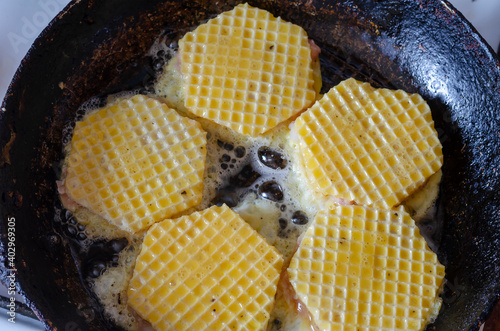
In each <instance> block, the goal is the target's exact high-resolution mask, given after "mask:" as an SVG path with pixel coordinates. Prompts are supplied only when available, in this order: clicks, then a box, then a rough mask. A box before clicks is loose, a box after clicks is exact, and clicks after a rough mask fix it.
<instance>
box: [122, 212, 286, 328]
mask: <svg viewBox="0 0 500 331" xmlns="http://www.w3.org/2000/svg"><path fill="white" fill-rule="evenodd" d="M282 264H283V258H282V257H281V255H280V254H279V253H278V252H277V251H276V249H275V248H274V247H272V246H270V245H269V244H267V242H266V241H265V239H264V238H262V237H261V236H260V235H259V234H258V233H257V232H256V231H255V230H253V229H252V228H251V227H250V226H249V225H248V224H247V223H246V222H245V221H244V220H243V219H242V218H241V217H240V216H238V214H236V213H235V212H233V211H232V210H231V209H230V208H228V207H227V206H226V205H223V206H222V207H216V206H214V207H211V208H208V209H205V210H203V211H201V212H196V213H193V214H191V215H188V216H183V217H181V218H179V219H173V220H172V219H167V220H165V221H163V222H160V223H157V224H155V225H153V226H152V227H151V228H150V229H149V230H148V232H147V233H146V236H145V238H144V242H143V244H142V249H141V252H140V254H139V256H138V258H137V261H136V265H135V269H134V274H133V276H132V279H131V281H130V284H129V289H128V300H129V301H128V304H129V306H131V307H132V308H133V309H134V310H135V311H136V312H137V313H138V314H139V315H140V316H141V317H142V318H144V319H145V320H147V321H148V322H149V323H151V324H152V326H153V327H154V328H155V329H156V330H178V331H180V330H264V329H265V328H266V325H267V323H268V320H269V316H270V312H271V309H272V308H273V305H274V296H275V293H276V288H277V283H278V280H279V275H280V271H281V267H282Z"/></svg>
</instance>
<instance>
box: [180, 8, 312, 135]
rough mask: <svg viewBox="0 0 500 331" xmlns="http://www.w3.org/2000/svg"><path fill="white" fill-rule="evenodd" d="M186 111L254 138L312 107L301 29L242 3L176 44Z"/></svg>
mask: <svg viewBox="0 0 500 331" xmlns="http://www.w3.org/2000/svg"><path fill="white" fill-rule="evenodd" d="M179 55H180V61H181V73H182V76H183V91H184V92H183V93H184V98H185V102H184V103H185V106H186V108H188V109H189V111H191V112H192V113H193V114H195V115H196V116H199V117H203V118H206V119H209V120H212V121H214V122H216V123H218V124H221V125H224V126H227V127H229V128H231V129H233V130H234V131H236V132H238V133H241V134H245V135H251V136H257V135H259V134H261V133H263V132H265V131H267V130H269V129H271V128H273V127H275V126H276V125H277V124H279V123H280V122H282V121H284V120H287V119H288V118H290V117H292V116H293V115H295V114H297V113H298V112H299V111H301V110H303V109H305V108H307V107H309V106H310V105H312V103H313V102H314V100H315V99H316V92H315V90H314V76H313V65H312V59H311V47H310V45H309V41H308V37H307V34H306V32H305V31H304V30H303V29H302V28H301V27H299V26H297V25H294V24H291V23H288V22H285V21H283V20H281V18H276V17H274V16H272V15H271V14H270V13H269V12H267V11H265V10H262V9H258V8H253V7H251V6H249V5H248V4H242V5H238V6H237V7H235V8H234V9H233V10H231V11H228V12H225V13H222V14H220V15H219V16H217V17H216V18H214V19H212V20H210V21H208V22H207V23H206V24H202V25H200V26H198V27H197V28H196V29H195V30H194V31H193V32H189V33H187V34H186V35H185V36H184V37H183V38H182V39H181V40H180V41H179Z"/></svg>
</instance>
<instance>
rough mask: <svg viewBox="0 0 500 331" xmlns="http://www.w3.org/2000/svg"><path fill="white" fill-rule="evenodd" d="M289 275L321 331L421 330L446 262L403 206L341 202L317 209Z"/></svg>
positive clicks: (434, 305) (434, 307)
mask: <svg viewBox="0 0 500 331" xmlns="http://www.w3.org/2000/svg"><path fill="white" fill-rule="evenodd" d="M288 274H289V277H290V282H291V284H292V286H293V287H294V289H295V291H296V293H297V294H298V296H299V298H300V300H301V301H302V302H304V304H305V305H306V306H307V307H308V309H309V312H310V313H311V314H312V316H313V318H314V322H315V323H316V324H317V326H318V327H319V329H320V330H395V329H397V330H421V329H423V327H424V326H425V325H426V324H427V323H428V322H429V320H431V319H432V318H435V316H437V312H438V310H439V306H440V304H441V299H440V298H439V297H438V294H439V291H440V286H441V283H442V281H443V278H444V267H443V266H442V265H441V264H440V263H439V261H438V260H437V257H436V255H435V254H434V253H433V252H432V251H431V250H430V249H429V248H428V246H427V245H426V242H425V239H424V238H422V236H421V235H420V233H419V231H418V228H417V227H416V226H415V223H414V221H413V220H412V219H411V217H410V216H409V215H408V214H407V213H406V212H404V210H403V208H399V209H398V210H392V211H388V210H380V209H372V208H369V207H364V206H339V207H337V208H336V209H330V210H323V211H321V212H319V213H318V215H317V217H316V218H315V220H314V223H313V224H312V225H311V227H310V228H309V229H308V230H307V232H306V233H305V235H304V238H303V240H302V242H301V243H300V246H299V248H298V250H297V252H296V253H295V255H294V257H293V258H292V261H291V263H290V266H289V268H288Z"/></svg>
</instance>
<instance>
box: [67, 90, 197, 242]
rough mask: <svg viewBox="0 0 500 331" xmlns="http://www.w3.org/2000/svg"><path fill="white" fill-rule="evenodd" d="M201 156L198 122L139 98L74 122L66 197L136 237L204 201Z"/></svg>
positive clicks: (129, 99)
mask: <svg viewBox="0 0 500 331" xmlns="http://www.w3.org/2000/svg"><path fill="white" fill-rule="evenodd" d="M205 157H206V133H205V132H204V131H203V130H202V129H201V126H200V124H199V123H197V122H196V121H194V120H191V119H188V118H184V117H182V116H179V115H178V114H177V113H176V112H175V111H174V110H173V109H170V108H169V107H167V106H166V105H165V104H163V103H160V102H158V101H157V100H155V99H153V98H149V97H145V96H142V95H136V96H133V97H129V98H126V99H124V100H121V101H119V102H117V103H115V104H112V105H108V106H106V107H104V108H101V109H99V110H97V111H95V112H93V113H91V114H89V115H86V116H85V117H84V118H83V120H81V121H79V122H77V123H76V125H75V129H74V134H73V138H72V140H71V151H70V154H69V156H68V163H67V175H66V179H65V185H66V191H67V192H68V195H69V196H70V197H71V198H72V199H73V200H75V201H76V202H77V203H79V204H80V205H82V206H84V207H87V208H89V209H90V210H92V211H93V212H95V213H96V214H98V215H100V216H102V217H103V218H104V219H106V220H108V221H109V222H110V223H112V224H114V225H116V226H118V227H119V228H121V229H123V230H125V231H128V232H130V233H134V232H137V231H140V230H143V229H145V228H147V227H148V226H149V225H151V224H152V223H155V222H158V221H160V220H163V219H164V218H166V217H170V216H173V215H175V214H177V213H179V212H182V211H184V210H186V209H188V208H189V207H191V206H194V205H197V204H198V203H199V202H200V201H201V198H202V190H203V173H204V170H205Z"/></svg>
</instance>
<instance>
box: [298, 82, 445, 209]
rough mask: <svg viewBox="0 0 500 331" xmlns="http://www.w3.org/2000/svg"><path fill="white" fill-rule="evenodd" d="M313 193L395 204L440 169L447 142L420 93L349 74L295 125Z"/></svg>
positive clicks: (372, 203)
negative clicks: (375, 84)
mask: <svg viewBox="0 0 500 331" xmlns="http://www.w3.org/2000/svg"><path fill="white" fill-rule="evenodd" d="M294 132H295V135H296V139H297V142H298V149H299V155H300V156H299V158H300V159H301V160H302V163H303V166H304V168H305V172H306V174H307V177H308V181H309V183H310V185H311V187H312V189H313V190H315V191H317V192H321V193H324V194H327V195H332V196H335V197H338V198H342V199H344V200H347V201H351V200H354V201H355V202H357V203H358V204H363V205H368V206H375V207H382V208H391V207H393V206H395V205H397V204H399V203H400V202H401V201H402V200H404V199H405V198H407V197H408V196H409V195H410V194H412V193H413V192H414V191H415V190H416V189H418V188H419V187H420V186H421V185H422V184H423V183H424V182H425V181H426V180H427V178H429V177H430V176H431V175H432V174H434V173H435V172H436V171H437V170H439V169H440V168H441V165H442V162H443V154H442V146H441V143H440V141H439V139H438V135H437V132H436V130H435V129H434V122H433V120H432V116H431V112H430V108H429V106H428V105H427V103H426V102H425V101H424V100H423V99H422V97H421V96H419V95H418V94H408V93H406V92H404V91H401V90H397V91H393V90H388V89H375V88H373V87H372V86H370V85H369V84H368V83H361V82H358V81H356V80H354V79H352V78H351V79H348V80H345V81H343V82H341V83H340V84H339V85H337V86H336V87H334V88H332V89H331V90H330V91H329V92H328V93H327V94H325V95H324V96H323V98H322V99H321V100H319V101H318V102H316V103H315V104H314V106H312V107H311V108H310V109H309V110H307V111H305V112H304V113H303V114H302V115H301V116H299V117H298V118H297V120H296V121H295V123H294Z"/></svg>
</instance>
